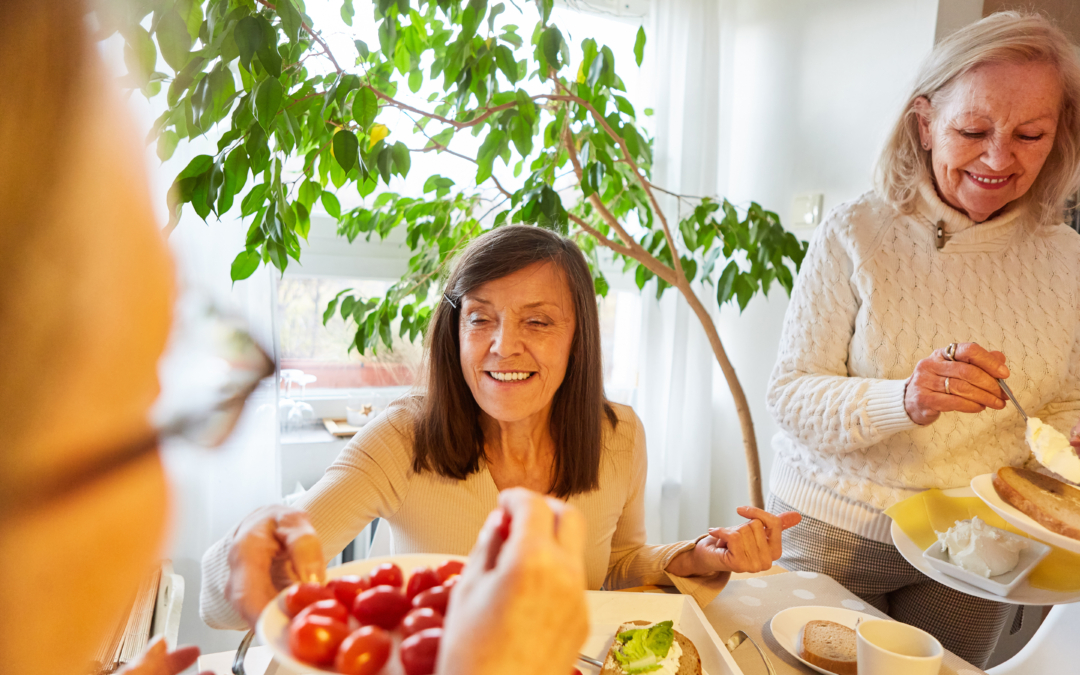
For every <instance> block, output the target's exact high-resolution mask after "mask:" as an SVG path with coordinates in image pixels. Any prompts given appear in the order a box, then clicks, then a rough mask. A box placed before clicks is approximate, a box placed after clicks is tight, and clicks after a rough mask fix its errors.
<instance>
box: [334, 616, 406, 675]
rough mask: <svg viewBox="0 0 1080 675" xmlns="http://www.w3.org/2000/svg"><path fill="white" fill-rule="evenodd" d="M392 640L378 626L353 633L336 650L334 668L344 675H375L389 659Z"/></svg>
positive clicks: (367, 627) (366, 627)
mask: <svg viewBox="0 0 1080 675" xmlns="http://www.w3.org/2000/svg"><path fill="white" fill-rule="evenodd" d="M392 646H393V640H391V639H390V634H389V633H387V632H386V631H384V630H383V629H382V628H379V627H378V626H364V627H363V628H360V629H359V630H356V631H353V633H352V634H351V635H349V637H347V638H345V641H344V642H342V643H341V648H340V649H338V653H337V658H336V659H334V668H335V669H336V670H337V671H338V672H339V673H344V674H345V675H375V673H377V672H379V671H380V670H382V667H383V666H384V665H386V661H387V660H388V659H389V658H390V648H391V647H392Z"/></svg>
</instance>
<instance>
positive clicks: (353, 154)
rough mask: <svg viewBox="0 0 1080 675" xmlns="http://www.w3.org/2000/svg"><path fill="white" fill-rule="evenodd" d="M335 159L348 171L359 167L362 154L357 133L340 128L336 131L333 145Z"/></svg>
mask: <svg viewBox="0 0 1080 675" xmlns="http://www.w3.org/2000/svg"><path fill="white" fill-rule="evenodd" d="M332 150H333V153H334V159H336V160H337V162H338V164H339V165H341V168H342V169H344V170H345V172H346V173H348V172H349V171H352V170H353V169H355V168H356V167H357V161H358V159H359V156H360V143H359V141H357V140H356V134H354V133H353V132H351V131H349V130H348V129H338V130H337V132H336V133H334V142H333V145H332Z"/></svg>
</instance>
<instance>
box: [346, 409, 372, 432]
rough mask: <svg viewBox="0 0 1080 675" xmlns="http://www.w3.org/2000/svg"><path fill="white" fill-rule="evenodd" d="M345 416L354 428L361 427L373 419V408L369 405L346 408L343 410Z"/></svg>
mask: <svg viewBox="0 0 1080 675" xmlns="http://www.w3.org/2000/svg"><path fill="white" fill-rule="evenodd" d="M345 415H346V418H347V419H348V421H349V424H351V425H352V426H354V427H362V426H364V425H365V424H367V423H368V422H370V421H371V418H373V417H375V406H374V405H373V404H371V403H362V404H360V405H358V406H356V407H355V408H354V407H352V406H347V407H346V408H345Z"/></svg>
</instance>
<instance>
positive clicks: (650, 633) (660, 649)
mask: <svg viewBox="0 0 1080 675" xmlns="http://www.w3.org/2000/svg"><path fill="white" fill-rule="evenodd" d="M615 642H616V649H615V652H614V655H615V660H616V661H618V662H619V665H620V666H621V667H622V670H623V671H624V672H626V673H628V674H629V675H637V674H638V673H648V672H652V671H654V670H659V669H660V661H662V660H663V659H664V658H665V657H666V656H667V655H668V652H669V651H670V650H671V645H672V643H674V642H675V631H674V628H673V624H672V622H670V621H662V622H660V623H658V624H656V625H654V626H652V627H650V628H638V629H634V630H627V631H623V632H621V633H619V634H618V635H616V636H615Z"/></svg>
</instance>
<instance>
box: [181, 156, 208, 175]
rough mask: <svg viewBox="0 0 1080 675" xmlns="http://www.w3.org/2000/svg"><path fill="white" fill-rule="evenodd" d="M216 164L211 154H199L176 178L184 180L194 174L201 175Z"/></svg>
mask: <svg viewBox="0 0 1080 675" xmlns="http://www.w3.org/2000/svg"><path fill="white" fill-rule="evenodd" d="M213 165H214V158H213V157H211V156H210V155H199V156H197V157H195V158H193V159H192V160H191V161H190V162H188V164H187V166H185V167H184V170H183V171H181V172H180V175H178V176H177V177H176V180H183V179H185V178H191V177H192V176H200V175H202V174H204V173H206V171H207V170H208V169H210V167H212V166H213Z"/></svg>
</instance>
